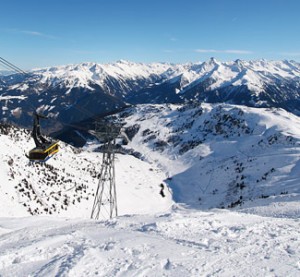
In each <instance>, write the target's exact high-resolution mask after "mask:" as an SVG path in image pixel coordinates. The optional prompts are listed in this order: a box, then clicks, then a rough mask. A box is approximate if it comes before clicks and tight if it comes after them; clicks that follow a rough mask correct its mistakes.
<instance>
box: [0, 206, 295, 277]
mask: <svg viewBox="0 0 300 277" xmlns="http://www.w3.org/2000/svg"><path fill="white" fill-rule="evenodd" d="M0 226H1V229H0V230H1V235H0V249H1V250H0V276H3V277H6V276H256V277H257V276H299V274H300V260H299V256H300V238H299V227H300V222H299V219H289V218H286V219H280V220H278V219H275V218H269V217H260V216H256V215H246V214H240V213H235V212H229V211H224V210H213V211H210V212H200V211H194V210H192V211H191V210H185V209H184V208H182V207H180V206H178V207H177V208H176V207H175V208H174V209H173V210H170V212H169V213H166V214H157V215H140V216H138V215H136V216H122V217H119V218H117V219H113V220H107V221H91V220H80V219H63V218H62V219H55V218H49V217H30V218H19V219H16V218H10V219H7V218H6V219H4V218H2V219H0Z"/></svg>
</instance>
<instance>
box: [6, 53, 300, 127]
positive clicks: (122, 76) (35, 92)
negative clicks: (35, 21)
mask: <svg viewBox="0 0 300 277" xmlns="http://www.w3.org/2000/svg"><path fill="white" fill-rule="evenodd" d="M299 99H300V64H299V63H297V62H295V61H286V60H285V61H266V60H257V61H243V60H235V61H230V62H220V61H217V60H216V59H214V58H211V59H210V60H208V61H205V62H196V63H185V64H171V63H149V64H145V63H134V62H130V61H123V60H121V61H118V62H116V63H109V64H98V63H81V64H75V65H66V66H58V67H49V68H44V69H35V70H32V71H31V72H29V75H27V76H23V75H20V74H15V75H9V76H0V110H2V114H1V117H0V120H2V121H8V122H13V123H15V124H18V125H20V126H22V127H27V128H28V127H30V125H31V121H32V120H31V113H32V112H33V110H37V111H38V112H41V113H45V114H48V115H49V117H51V118H52V119H54V120H56V121H57V122H58V123H60V124H54V123H53V124H52V123H50V129H51V130H52V131H58V129H57V128H58V127H57V126H61V125H62V124H63V123H65V124H74V123H76V122H80V121H83V120H86V119H88V118H93V117H95V116H103V115H104V114H107V113H110V112H113V111H117V110H118V109H120V108H122V107H126V106H127V105H128V104H133V105H135V104H147V103H149V104H163V103H174V104H180V103H185V102H190V101H192V102H193V101H196V102H207V103H220V102H221V103H222V102H225V103H229V104H237V105H245V106H250V107H276V108H283V109H285V110H287V111H289V112H292V113H294V114H297V115H298V114H299V113H300V111H299V104H300V100H299Z"/></svg>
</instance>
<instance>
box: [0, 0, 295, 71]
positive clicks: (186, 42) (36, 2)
mask: <svg viewBox="0 0 300 277" xmlns="http://www.w3.org/2000/svg"><path fill="white" fill-rule="evenodd" d="M0 4H1V5H0V7H1V16H0V57H3V58H5V59H7V60H9V61H11V62H13V63H15V64H16V65H18V66H19V67H21V68H24V69H30V68H34V67H44V66H54V65H63V64H72V63H80V62H99V63H107V62H114V61H117V60H119V59H125V60H130V61H136V62H173V63H184V62H197V61H204V60H207V59H208V58H210V57H215V58H217V59H219V60H221V61H228V60H235V59H238V58H239V59H244V60H250V59H261V58H265V59H268V60H283V59H288V60H296V61H300V16H299V12H300V1H299V0H251V1H250V0H249V1H248V0H181V1H179V0H106V1H104V0H26V1H25V0H1V2H0ZM0 69H1V68H0Z"/></svg>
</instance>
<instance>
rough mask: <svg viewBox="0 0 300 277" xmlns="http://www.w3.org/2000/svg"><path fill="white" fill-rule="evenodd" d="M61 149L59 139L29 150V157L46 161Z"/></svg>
mask: <svg viewBox="0 0 300 277" xmlns="http://www.w3.org/2000/svg"><path fill="white" fill-rule="evenodd" d="M58 151H59V144H58V141H56V142H53V143H51V144H48V145H44V147H35V148H33V149H31V150H30V151H29V154H28V159H29V160H30V161H34V162H45V161H47V160H48V159H50V158H51V157H52V156H53V155H54V154H55V153H57V152H58Z"/></svg>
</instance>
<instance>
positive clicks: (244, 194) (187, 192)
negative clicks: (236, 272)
mask: <svg viewBox="0 0 300 277" xmlns="http://www.w3.org/2000/svg"><path fill="white" fill-rule="evenodd" d="M121 118H123V120H124V124H125V129H126V132H127V133H128V135H129V136H131V137H132V141H131V142H130V143H129V144H128V145H127V146H125V148H128V149H130V148H131V149H133V150H134V151H136V152H139V153H140V154H141V156H142V157H143V158H144V159H145V160H147V161H149V162H152V163H154V164H156V165H158V166H159V167H160V168H161V169H162V170H163V171H164V172H166V175H167V176H168V178H167V180H166V182H167V183H168V184H169V186H170V187H171V188H172V190H173V197H174V199H175V201H176V202H182V203H186V204H188V205H191V206H192V207H197V208H201V209H207V208H214V207H219V208H233V207H236V206H240V205H241V206H242V207H246V206H247V207H248V209H247V210H248V211H250V210H251V211H253V212H254V209H251V208H250V206H251V203H254V204H253V205H254V206H255V205H260V206H266V207H265V211H264V213H265V214H267V211H268V205H273V203H275V202H280V203H282V205H289V206H293V209H292V210H291V209H287V212H288V213H290V214H289V216H292V215H294V216H295V217H298V216H299V214H300V210H299V207H298V205H297V204H298V203H299V200H300V198H299V197H300V185H299V184H300V171H299V163H300V160H299V157H300V147H299V146H300V145H299V142H300V141H299V139H300V131H299V130H300V120H299V118H298V117H297V116H295V115H293V114H290V113H288V112H286V111H284V110H281V109H257V108H249V107H243V106H233V105H227V104H223V105H210V104H202V105H200V104H197V103H195V104H190V105H140V106H137V107H135V108H133V109H132V110H131V111H130V112H124V113H123V114H121ZM128 151H129V150H128ZM284 203H286V204H284ZM271 211H272V212H273V211H274V209H270V212H271ZM257 212H258V211H257ZM277 213H278V216H280V215H281V216H284V214H285V213H284V209H283V210H281V211H279V209H278V211H277Z"/></svg>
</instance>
